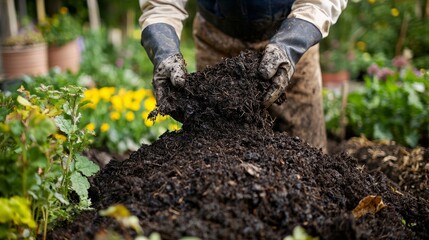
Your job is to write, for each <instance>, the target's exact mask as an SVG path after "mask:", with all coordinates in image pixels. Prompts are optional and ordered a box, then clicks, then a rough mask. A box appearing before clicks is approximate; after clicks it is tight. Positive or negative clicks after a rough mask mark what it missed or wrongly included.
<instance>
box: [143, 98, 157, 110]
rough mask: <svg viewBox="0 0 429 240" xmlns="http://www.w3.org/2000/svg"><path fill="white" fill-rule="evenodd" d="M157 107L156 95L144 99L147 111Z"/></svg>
mask: <svg viewBox="0 0 429 240" xmlns="http://www.w3.org/2000/svg"><path fill="white" fill-rule="evenodd" d="M155 107H156V99H155V98H154V97H148V98H147V99H146V100H145V101H144V109H145V110H146V111H149V112H150V111H152V110H154V109H155Z"/></svg>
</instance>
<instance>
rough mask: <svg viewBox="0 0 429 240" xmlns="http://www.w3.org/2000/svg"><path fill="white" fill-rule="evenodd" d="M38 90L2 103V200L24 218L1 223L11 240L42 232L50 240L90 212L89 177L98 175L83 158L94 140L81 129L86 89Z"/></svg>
mask: <svg viewBox="0 0 429 240" xmlns="http://www.w3.org/2000/svg"><path fill="white" fill-rule="evenodd" d="M36 90H37V94H31V93H30V92H29V91H27V90H26V89H24V88H20V89H19V90H18V91H19V93H20V94H19V95H18V96H17V97H16V102H15V101H12V100H11V97H4V96H3V97H1V98H0V101H1V103H0V105H2V106H6V108H5V109H6V110H3V111H0V118H1V121H2V122H0V137H1V139H2V140H1V141H0V149H1V150H2V154H1V156H0V195H1V196H2V197H3V198H2V201H3V202H5V205H4V206H5V207H8V209H9V210H11V211H18V210H20V211H21V212H22V214H20V215H14V216H12V217H10V216H9V217H6V218H4V219H3V218H2V219H1V220H0V236H6V237H7V238H12V239H14V238H26V237H30V236H33V237H34V236H37V235H38V234H40V233H41V232H42V233H43V239H45V238H46V232H47V229H48V225H49V224H52V223H54V222H55V221H56V220H58V219H68V218H70V216H71V214H72V213H74V212H76V211H79V210H81V209H88V208H89V207H90V200H89V199H88V188H89V183H88V180H87V177H88V176H91V175H92V174H94V173H95V172H97V171H98V166H97V165H95V164H94V163H92V162H91V161H90V160H88V159H87V158H85V157H83V156H81V155H80V154H79V153H80V152H82V151H83V150H84V149H85V148H86V147H87V146H88V145H89V144H90V143H91V138H92V137H91V136H92V133H91V132H89V131H87V130H86V129H81V128H79V122H80V120H81V114H80V112H79V111H80V109H81V107H82V106H84V105H85V102H82V101H81V98H82V96H83V95H82V94H83V88H80V87H75V86H69V87H63V88H61V89H60V90H53V88H52V87H48V86H44V85H41V86H40V87H38V88H37V89H36ZM11 103H13V107H12V106H11ZM72 193H75V194H76V196H77V197H78V199H79V200H78V201H79V202H78V203H76V201H74V204H71V203H72V202H73V201H72V199H76V197H73V196H72ZM27 201H28V202H27ZM2 206H3V204H2ZM28 208H29V209H31V211H28ZM28 214H30V215H31V220H32V221H34V222H35V223H36V224H35V226H34V225H33V224H31V223H32V221H31V220H29V219H30V218H29V217H28Z"/></svg>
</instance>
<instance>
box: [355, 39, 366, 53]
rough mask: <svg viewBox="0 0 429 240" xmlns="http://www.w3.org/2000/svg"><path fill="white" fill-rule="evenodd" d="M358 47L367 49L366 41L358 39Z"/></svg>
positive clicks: (362, 49) (363, 49)
mask: <svg viewBox="0 0 429 240" xmlns="http://www.w3.org/2000/svg"><path fill="white" fill-rule="evenodd" d="M356 47H357V48H358V49H359V50H361V51H365V49H366V43H365V42H364V41H358V42H357V43H356Z"/></svg>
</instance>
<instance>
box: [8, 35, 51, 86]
mask: <svg viewBox="0 0 429 240" xmlns="http://www.w3.org/2000/svg"><path fill="white" fill-rule="evenodd" d="M0 51H1V57H2V64H3V72H4V75H5V78H6V79H16V78H20V77H22V76H23V75H30V76H37V75H45V74H47V73H48V54H47V45H46V44H45V43H41V44H34V45H27V46H11V47H9V46H7V47H1V49H0Z"/></svg>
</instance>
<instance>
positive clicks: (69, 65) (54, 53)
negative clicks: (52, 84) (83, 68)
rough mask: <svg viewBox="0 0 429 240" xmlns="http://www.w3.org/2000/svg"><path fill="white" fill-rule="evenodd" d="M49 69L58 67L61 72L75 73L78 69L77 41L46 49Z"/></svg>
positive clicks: (78, 51)
mask: <svg viewBox="0 0 429 240" xmlns="http://www.w3.org/2000/svg"><path fill="white" fill-rule="evenodd" d="M48 60H49V68H53V67H59V68H60V69H61V71H62V72H65V71H67V70H69V71H71V72H72V73H76V72H78V71H79V68H80V49H79V45H78V41H77V40H73V41H71V42H69V43H66V44H64V45H62V46H49V47H48Z"/></svg>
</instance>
